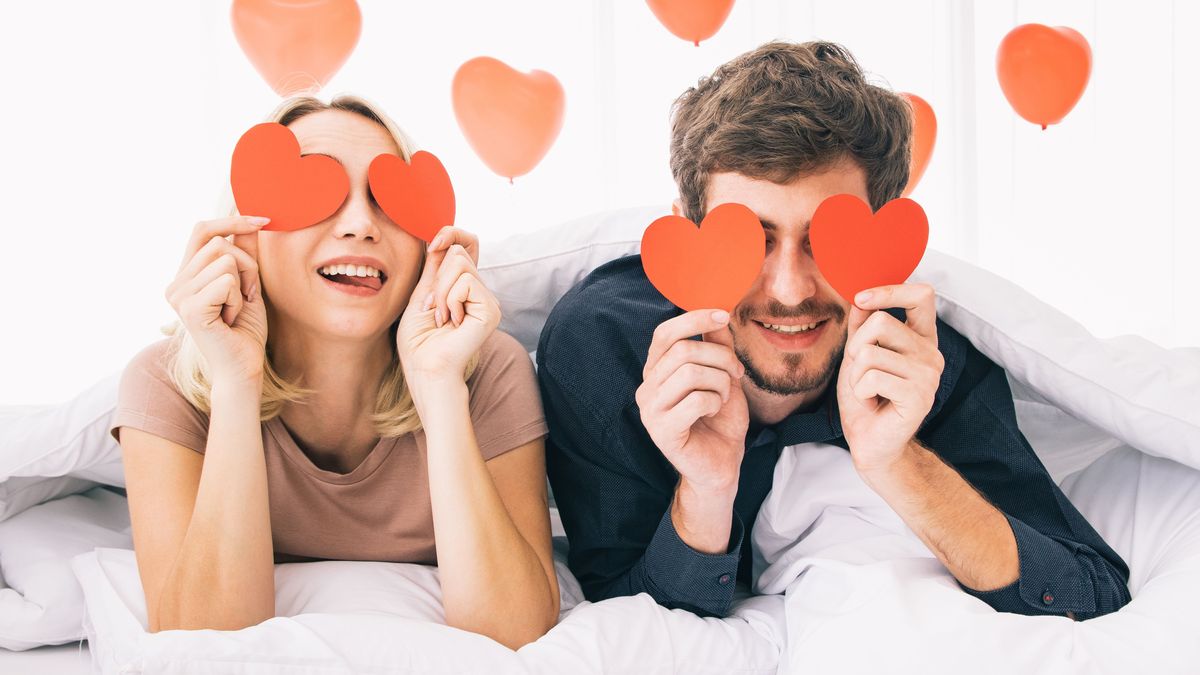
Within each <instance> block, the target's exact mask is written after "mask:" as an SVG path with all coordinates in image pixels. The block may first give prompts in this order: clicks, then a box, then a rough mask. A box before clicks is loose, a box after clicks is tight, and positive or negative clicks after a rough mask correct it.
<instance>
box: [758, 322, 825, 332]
mask: <svg viewBox="0 0 1200 675" xmlns="http://www.w3.org/2000/svg"><path fill="white" fill-rule="evenodd" d="M760 323H761V322H760ZM819 325H821V321H818V322H816V323H809V324H804V325H801V326H781V325H779V324H774V323H763V327H764V328H767V329H768V330H773V331H775V332H776V333H803V332H805V331H810V330H812V329H814V328H816V327H817V326H819Z"/></svg>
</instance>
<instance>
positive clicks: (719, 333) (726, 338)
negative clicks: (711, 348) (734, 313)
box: [700, 324, 733, 349]
mask: <svg viewBox="0 0 1200 675" xmlns="http://www.w3.org/2000/svg"><path fill="white" fill-rule="evenodd" d="M700 338H701V339H702V340H704V341H705V342H711V343H713V344H717V345H723V346H725V347H729V348H730V349H733V333H731V332H730V331H729V324H725V325H724V326H721V327H720V328H718V329H716V330H711V331H709V332H707V333H701V334H700Z"/></svg>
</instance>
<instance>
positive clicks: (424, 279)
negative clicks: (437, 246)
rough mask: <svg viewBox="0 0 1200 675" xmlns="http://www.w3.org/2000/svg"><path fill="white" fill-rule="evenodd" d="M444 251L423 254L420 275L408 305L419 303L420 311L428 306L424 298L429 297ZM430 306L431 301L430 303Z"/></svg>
mask: <svg viewBox="0 0 1200 675" xmlns="http://www.w3.org/2000/svg"><path fill="white" fill-rule="evenodd" d="M445 255H446V254H445V252H444V251H438V252H435V253H426V254H425V263H424V265H422V267H421V276H420V278H419V279H417V285H416V287H415V288H413V293H412V297H410V298H409V305H417V304H419V305H420V309H421V311H425V310H426V309H428V308H429V307H428V306H426V303H425V300H426V299H427V298H429V297H430V295H431V294H432V292H433V282H434V279H435V278H436V277H437V272H438V267H440V266H441V264H442V258H444V257H445ZM430 306H432V303H430Z"/></svg>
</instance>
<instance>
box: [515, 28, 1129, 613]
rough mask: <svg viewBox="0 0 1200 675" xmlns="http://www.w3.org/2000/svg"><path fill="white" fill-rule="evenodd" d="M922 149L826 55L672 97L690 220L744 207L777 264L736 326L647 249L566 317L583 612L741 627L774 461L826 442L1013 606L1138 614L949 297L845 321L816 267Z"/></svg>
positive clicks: (767, 51)
mask: <svg viewBox="0 0 1200 675" xmlns="http://www.w3.org/2000/svg"><path fill="white" fill-rule="evenodd" d="M910 135H911V121H910V113H909V111H908V108H907V106H906V104H905V103H904V101H903V99H901V98H900V97H898V96H897V95H895V94H894V93H892V92H889V91H887V90H884V89H882V88H879V87H876V86H873V85H870V84H868V83H867V82H866V81H865V79H864V75H863V73H862V71H861V69H860V68H859V66H858V64H857V63H856V62H855V60H854V58H853V56H851V54H850V53H849V52H847V51H846V50H845V49H844V48H842V47H840V46H838V45H834V44H829V43H820V42H813V43H806V44H801V45H796V44H789V43H783V42H774V43H769V44H766V45H764V46H762V47H760V48H759V49H757V50H755V51H753V52H750V53H748V54H744V55H742V56H741V57H738V58H737V59H735V60H733V61H731V62H729V63H727V64H725V65H724V66H722V67H720V68H718V69H717V71H716V72H715V73H714V74H713V75H712V76H711V77H708V78H704V79H702V80H701V81H700V82H699V83H698V85H697V86H696V87H694V88H692V89H689V90H688V91H687V92H685V93H684V94H683V95H682V96H681V97H680V98H679V99H678V100H677V101H676V103H675V106H674V109H673V116H672V138H671V169H672V172H673V174H674V177H675V180H676V183H677V184H678V187H679V199H678V200H677V201H676V203H675V209H674V210H675V212H676V213H677V214H682V215H685V216H687V217H688V218H690V219H692V220H693V221H695V222H700V221H701V219H702V218H703V217H704V215H705V213H707V212H708V211H710V210H711V209H712V208H714V207H715V206H717V205H719V204H722V203H726V202H737V203H741V204H745V205H746V206H748V207H749V208H750V209H751V210H753V211H754V212H755V213H756V214H757V215H758V217H759V219H760V220H761V221H762V225H763V227H764V228H765V230H766V238H767V248H766V259H765V261H764V263H763V268H762V272H761V274H760V275H759V277H758V278H757V280H756V281H755V284H754V286H753V288H751V290H750V291H749V292H748V293H747V295H746V296H745V297H744V298H743V299H742V300H741V302H740V303H739V304H738V306H737V307H736V308H735V309H734V311H733V312H732V314H731V315H730V314H728V313H725V312H721V311H714V310H698V311H692V312H687V313H684V312H682V311H681V310H679V309H677V308H675V307H674V306H672V305H671V303H670V302H668V301H667V300H666V299H665V298H663V297H662V295H661V294H659V293H658V292H657V291H656V290H655V289H654V288H653V287H652V286H651V285H650V283H649V282H648V281H647V279H646V276H645V273H644V272H643V270H642V265H641V259H640V257H638V256H631V257H628V258H623V259H620V260H616V261H613V262H611V263H608V264H606V265H603V266H601V267H600V268H598V269H597V270H595V271H594V272H593V273H592V274H591V275H589V276H588V277H587V278H586V279H584V280H583V281H582V282H581V283H580V284H579V285H578V286H577V287H575V288H574V289H572V290H571V291H570V292H569V293H567V295H565V296H564V297H563V299H562V300H561V301H560V302H559V304H558V306H557V307H556V308H555V309H554V311H553V312H552V313H551V315H550V317H549V319H548V321H547V323H546V326H545V328H544V329H543V332H542V336H541V340H540V343H539V345H538V352H537V360H538V366H539V368H538V373H539V381H540V383H541V390H542V396H543V402H544V405H545V408H546V416H547V420H548V422H549V426H550V436H549V439H548V442H547V455H548V457H547V462H548V471H549V477H550V481H551V485H552V487H553V489H554V494H555V498H556V501H557V504H558V507H559V510H560V513H561V515H562V519H563V525H564V527H565V528H566V532H567V535H568V537H569V539H570V558H569V563H570V567H571V569H572V571H573V572H574V573H575V575H576V576H577V577H578V579H579V581H580V583H581V584H582V586H583V589H584V592H585V594H586V595H587V597H588V598H589V599H592V600H600V599H603V598H608V597H613V596H621V595H632V594H636V593H641V592H645V593H649V594H650V595H651V596H653V597H654V598H655V600H656V601H658V602H659V603H660V604H663V605H665V606H667V607H678V608H685V609H688V610H691V611H693V612H696V613H698V614H702V615H715V616H724V615H725V614H727V613H728V611H729V606H730V603H731V601H732V598H733V593H734V589H735V585H736V584H735V583H732V582H733V581H735V580H736V581H738V582H748V581H749V577H750V571H751V570H750V563H751V559H752V555H751V552H750V531H751V528H752V527H753V524H754V519H755V516H756V515H757V513H758V510H759V507H760V506H761V504H762V502H763V499H764V497H765V496H766V494H767V492H768V491H769V490H770V489H771V476H772V471H773V469H774V465H775V462H776V460H777V459H778V457H779V454H780V451H781V450H782V448H784V447H787V446H791V445H795V444H799V443H806V442H825V443H831V444H835V445H839V446H841V447H843V448H846V449H847V450H848V452H849V455H850V458H851V459H852V461H853V465H854V467H855V469H856V470H857V472H858V474H859V476H860V477H861V478H862V480H863V482H864V483H865V484H866V485H867V486H868V487H869V488H870V489H872V490H874V491H875V492H876V493H878V494H879V495H880V496H881V497H882V498H883V499H884V501H886V502H887V503H888V504H889V505H890V506H891V507H892V509H894V510H895V511H896V513H897V514H898V515H899V516H900V517H901V518H902V519H903V520H904V522H905V523H906V524H907V525H908V527H909V528H910V529H911V530H912V531H913V532H914V533H916V535H917V536H918V537H920V538H921V540H922V541H923V542H924V543H925V544H926V546H928V548H929V549H930V550H931V551H932V552H933V553H934V554H935V555H936V556H937V558H938V559H939V560H940V561H941V562H942V564H943V565H945V567H946V568H947V569H948V570H949V571H950V572H951V573H952V574H953V575H954V577H955V578H956V579H957V580H958V582H959V585H960V586H961V587H962V588H963V589H964V590H965V591H966V592H967V593H970V594H971V595H973V596H975V597H977V598H979V599H981V600H983V601H984V602H986V603H988V604H989V605H991V606H992V607H993V608H995V609H996V610H998V611H1004V612H1015V613H1020V614H1057V615H1063V616H1072V617H1074V618H1076V619H1081V620H1082V619H1086V618H1091V617H1094V616H1099V615H1101V614H1104V613H1107V612H1112V611H1114V610H1117V609H1119V608H1120V607H1121V606H1122V605H1124V604H1125V603H1127V602H1128V601H1129V592H1128V589H1127V588H1126V581H1127V578H1128V569H1127V567H1126V566H1125V564H1124V562H1123V561H1122V560H1121V559H1120V557H1119V556H1117V554H1116V553H1115V552H1113V550H1112V549H1111V548H1109V546H1108V545H1107V544H1105V542H1104V541H1103V540H1102V539H1101V538H1100V536H1099V535H1098V534H1097V533H1096V531H1095V530H1094V529H1092V527H1091V526H1090V525H1089V524H1088V523H1087V522H1086V521H1085V520H1084V518H1083V517H1082V516H1081V515H1080V514H1079V512H1078V511H1077V510H1076V509H1075V508H1074V507H1073V506H1072V505H1071V504H1070V502H1068V501H1067V499H1066V497H1065V496H1064V495H1063V494H1062V492H1061V491H1060V490H1059V488H1058V486H1057V485H1055V484H1054V482H1053V480H1051V478H1050V476H1049V475H1048V474H1047V472H1046V470H1045V468H1044V467H1043V466H1042V464H1041V463H1040V462H1039V461H1038V459H1037V457H1036V456H1035V454H1034V452H1033V450H1032V449H1031V448H1030V446H1029V444H1028V442H1027V441H1026V440H1025V438H1024V436H1023V435H1022V434H1021V432H1020V430H1019V429H1018V428H1017V424H1016V418H1015V414H1014V410H1013V403H1012V395H1011V392H1010V391H1009V388H1008V383H1007V380H1006V379H1005V374H1004V371H1003V370H1002V369H1001V368H1000V367H998V366H997V365H996V364H994V363H992V362H991V361H989V360H988V359H987V358H986V357H985V356H983V355H982V354H981V353H980V352H979V351H977V350H976V349H975V348H974V347H973V346H972V345H971V344H970V342H968V341H967V340H966V339H965V338H963V337H962V336H961V335H959V334H958V333H957V332H955V331H954V330H953V329H952V328H950V327H949V326H947V325H946V324H945V323H943V322H942V321H940V320H938V319H937V318H936V315H935V303H934V291H933V289H932V288H930V287H929V286H926V285H920V284H900V285H895V286H886V287H881V288H876V289H872V290H871V291H869V292H863V293H860V294H859V295H858V296H857V297H856V298H855V302H854V304H853V305H851V304H848V303H846V302H845V301H844V300H842V299H841V298H840V296H838V294H837V293H836V292H835V291H834V290H833V289H832V288H831V287H830V286H829V284H828V283H827V282H826V281H825V279H824V278H823V277H822V276H821V273H820V271H819V270H818V269H817V267H816V265H815V263H814V262H813V258H812V252H811V249H810V248H809V244H808V226H809V221H810V219H811V217H812V214H813V211H814V210H816V208H817V206H818V205H819V204H820V203H821V202H822V201H823V200H824V199H825V198H826V197H829V196H831V195H835V194H839V193H850V194H853V195H857V196H858V197H860V198H861V199H863V200H864V201H866V202H867V203H869V204H870V205H871V207H872V208H873V209H878V208H879V207H881V206H882V205H883V204H885V203H886V202H887V201H889V200H891V199H894V198H896V197H899V196H900V193H901V191H902V190H903V188H904V186H905V184H906V183H907V181H908V165H909V156H910V150H909V144H910ZM885 310H886V311H885ZM818 479H819V477H814V480H818Z"/></svg>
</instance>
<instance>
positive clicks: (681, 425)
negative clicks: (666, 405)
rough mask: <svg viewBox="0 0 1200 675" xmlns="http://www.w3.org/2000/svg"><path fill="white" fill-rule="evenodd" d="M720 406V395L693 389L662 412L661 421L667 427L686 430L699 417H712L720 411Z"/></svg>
mask: <svg viewBox="0 0 1200 675" xmlns="http://www.w3.org/2000/svg"><path fill="white" fill-rule="evenodd" d="M721 407H722V402H721V397H720V396H719V395H717V394H716V393H715V392H711V391H693V392H692V393H690V394H688V395H687V396H685V397H684V399H683V400H682V401H680V402H679V405H677V406H675V407H674V408H671V409H670V410H668V411H667V412H666V413H664V414H663V423H664V426H665V427H666V428H667V429H677V430H679V431H680V432H682V431H686V430H688V429H691V428H692V425H693V424H695V423H696V420H698V419H700V418H701V417H712V416H713V415H716V414H717V413H719V412H721Z"/></svg>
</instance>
